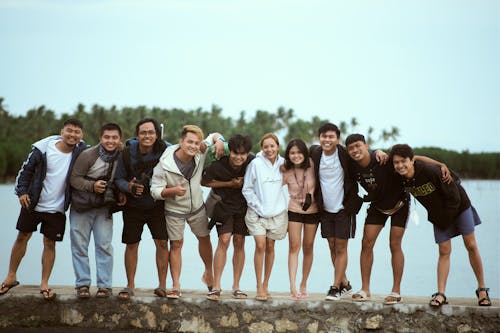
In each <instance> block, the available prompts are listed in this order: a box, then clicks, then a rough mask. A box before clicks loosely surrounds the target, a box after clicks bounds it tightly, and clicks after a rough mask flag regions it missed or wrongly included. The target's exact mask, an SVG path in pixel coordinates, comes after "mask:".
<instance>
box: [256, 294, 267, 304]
mask: <svg viewBox="0 0 500 333" xmlns="http://www.w3.org/2000/svg"><path fill="white" fill-rule="evenodd" d="M255 299H256V300H257V301H261V302H266V301H267V296H266V295H257V296H255Z"/></svg>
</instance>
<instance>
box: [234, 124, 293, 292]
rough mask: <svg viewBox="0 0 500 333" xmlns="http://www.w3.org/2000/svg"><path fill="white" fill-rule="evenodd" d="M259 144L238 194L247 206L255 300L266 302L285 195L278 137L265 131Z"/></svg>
mask: <svg viewBox="0 0 500 333" xmlns="http://www.w3.org/2000/svg"><path fill="white" fill-rule="evenodd" d="M260 147H261V149H262V151H261V152H259V153H258V154H257V156H256V158H254V159H253V160H252V162H251V163H250V164H249V165H248V168H247V171H246V173H245V179H244V183H243V189H242V193H243V196H244V197H245V199H246V200H247V205H248V209H247V213H246V216H245V223H246V225H247V228H248V231H249V233H250V235H252V236H254V239H255V256H254V266H255V276H256V279H257V296H256V299H257V300H259V301H267V299H268V297H270V294H269V290H268V285H269V278H270V277H271V270H272V268H273V263H274V241H275V240H280V239H283V238H285V236H286V231H287V227H288V215H287V207H288V202H287V199H288V196H287V192H286V188H285V186H283V183H282V174H281V171H280V166H281V165H282V164H283V163H284V159H283V157H281V156H279V140H278V138H277V137H276V135H274V134H272V133H267V134H265V135H264V136H263V137H262V139H261V140H260ZM263 267H264V279H262V271H263Z"/></svg>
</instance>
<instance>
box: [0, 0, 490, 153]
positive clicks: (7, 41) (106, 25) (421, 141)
mask: <svg viewBox="0 0 500 333" xmlns="http://www.w3.org/2000/svg"><path fill="white" fill-rule="evenodd" d="M0 49H1V51H0V97H3V98H4V99H5V100H4V106H5V108H6V109H7V111H8V112H9V114H13V115H21V114H25V113H26V112H27V111H28V110H29V109H31V108H34V107H39V106H41V105H45V106H46V107H47V108H49V109H51V110H54V111H56V112H57V113H58V114H61V113H63V112H72V111H74V110H75V109H76V106H77V104H78V103H83V104H85V105H86V106H87V107H90V106H91V105H93V104H99V105H102V106H106V107H110V106H112V105H116V106H117V107H122V106H131V107H134V106H139V105H145V106H147V107H155V106H157V107H162V108H173V107H176V108H182V109H186V110H189V109H196V108H199V107H201V108H203V109H207V110H208V109H210V108H211V106H212V105H214V104H215V105H218V106H219V107H221V108H222V109H223V115H224V116H230V117H233V118H237V117H238V116H239V113H240V112H241V111H245V112H246V114H247V115H248V116H251V115H253V113H254V112H255V111H256V110H267V111H270V112H274V111H276V110H277V109H278V107H280V106H283V107H285V108H287V109H293V110H294V113H295V115H296V117H297V118H302V119H306V120H309V119H310V118H311V117H312V116H314V115H316V116H319V117H321V118H324V119H328V120H329V121H331V122H333V123H337V124H338V123H339V122H340V121H349V120H350V119H351V118H353V117H355V118H356V119H357V120H358V122H359V123H360V125H359V126H358V128H357V129H356V131H357V132H361V133H364V132H365V131H366V130H367V129H368V127H370V126H371V127H373V128H375V129H376V130H381V129H383V128H390V127H392V126H396V127H398V128H399V130H400V133H401V135H400V137H399V138H398V140H397V142H399V143H408V144H410V145H412V146H416V147H422V146H436V147H441V148H446V149H452V150H456V151H464V150H468V151H470V152H500V134H499V130H498V125H499V124H500V115H499V114H500V1H497V0H491V1H485V0H475V1H470V0H453V1H451V0H450V1H446V0H442V1H441V0H419V1H400V0H394V1H384V0H380V1H373V0H370V1H356V0H355V1H336V0H307V1H306V0H304V1H302V0H273V1H268V0H266V1H265V0H252V1H239V0H232V1H230V0H199V1H195V0H172V1H154V0H143V1H130V0H120V1H118V0H86V1H79V0H74V1H56V0H52V1H49V0H31V1H30V0H0ZM161 121H163V122H164V121H168V119H167V120H165V119H161ZM346 134H349V133H346ZM392 143H394V142H392Z"/></svg>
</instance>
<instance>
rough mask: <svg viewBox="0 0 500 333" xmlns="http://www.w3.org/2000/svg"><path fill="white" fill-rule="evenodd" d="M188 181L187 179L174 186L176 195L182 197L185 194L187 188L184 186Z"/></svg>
mask: <svg viewBox="0 0 500 333" xmlns="http://www.w3.org/2000/svg"><path fill="white" fill-rule="evenodd" d="M186 183H187V182H186V181H183V182H180V183H179V184H177V186H175V187H174V193H175V195H177V196H179V197H182V196H184V194H186V189H185V188H184V185H186Z"/></svg>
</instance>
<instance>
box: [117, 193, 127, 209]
mask: <svg viewBox="0 0 500 333" xmlns="http://www.w3.org/2000/svg"><path fill="white" fill-rule="evenodd" d="M126 203H127V196H126V195H125V193H122V192H118V202H117V203H116V205H117V206H125V204H126Z"/></svg>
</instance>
